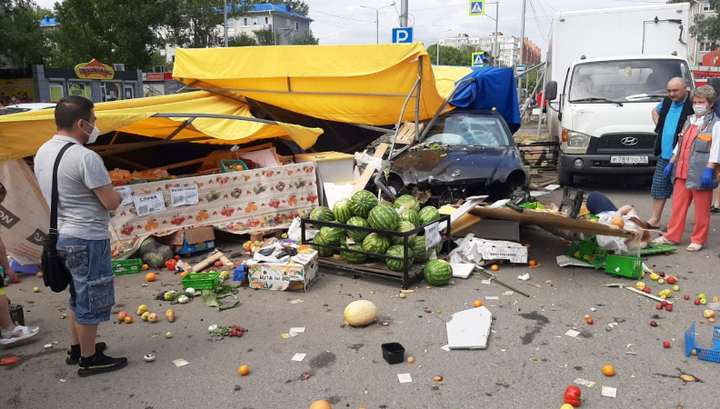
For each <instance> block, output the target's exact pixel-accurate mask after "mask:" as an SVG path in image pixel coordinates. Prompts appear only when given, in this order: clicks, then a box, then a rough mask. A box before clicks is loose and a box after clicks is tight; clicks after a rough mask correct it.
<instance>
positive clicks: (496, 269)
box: [490, 264, 500, 271]
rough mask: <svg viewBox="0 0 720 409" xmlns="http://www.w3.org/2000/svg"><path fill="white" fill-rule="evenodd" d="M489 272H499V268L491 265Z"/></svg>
mask: <svg viewBox="0 0 720 409" xmlns="http://www.w3.org/2000/svg"><path fill="white" fill-rule="evenodd" d="M490 270H492V271H498V270H500V266H499V265H497V264H493V265H491V266H490Z"/></svg>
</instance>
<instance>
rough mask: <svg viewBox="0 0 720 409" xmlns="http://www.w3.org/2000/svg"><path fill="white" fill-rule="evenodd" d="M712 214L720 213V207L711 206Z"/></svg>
mask: <svg viewBox="0 0 720 409" xmlns="http://www.w3.org/2000/svg"><path fill="white" fill-rule="evenodd" d="M710 213H712V214H718V213H720V207H715V206H710Z"/></svg>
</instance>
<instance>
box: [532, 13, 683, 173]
mask: <svg viewBox="0 0 720 409" xmlns="http://www.w3.org/2000/svg"><path fill="white" fill-rule="evenodd" d="M689 18H690V5H689V3H676V4H667V5H653V6H647V7H628V8H611V9H596V10H591V11H579V12H567V13H557V14H555V16H554V18H553V22H552V30H551V37H550V43H549V50H548V56H547V68H546V73H547V75H548V82H547V85H546V89H545V98H546V99H547V100H548V101H549V102H548V110H547V111H548V112H547V113H548V126H549V128H550V136H551V137H552V138H553V141H557V142H558V143H559V144H560V155H559V158H558V180H559V182H560V184H561V185H564V186H565V185H572V183H573V177H574V176H575V175H580V174H586V175H587V174H617V175H628V174H647V173H652V172H653V171H654V168H655V164H656V162H657V158H656V157H655V156H654V155H653V147H654V145H655V138H656V134H655V132H654V129H655V125H654V123H653V121H652V117H651V110H652V109H653V107H655V106H656V105H657V104H658V103H659V102H660V101H661V100H662V98H663V97H664V96H666V95H667V91H666V86H667V83H668V81H669V80H670V79H671V78H673V77H681V78H684V79H685V80H686V81H687V83H688V86H689V87H692V86H693V80H692V73H691V71H690V68H689V67H688V63H687V61H686V59H685V57H686V55H687V52H688V46H687V40H688V37H689V34H688V23H689Z"/></svg>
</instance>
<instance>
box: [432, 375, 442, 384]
mask: <svg viewBox="0 0 720 409" xmlns="http://www.w3.org/2000/svg"><path fill="white" fill-rule="evenodd" d="M442 380H443V377H442V376H440V375H436V376H433V381H435V382H442Z"/></svg>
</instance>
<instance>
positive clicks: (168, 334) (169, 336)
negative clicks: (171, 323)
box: [165, 331, 173, 339]
mask: <svg viewBox="0 0 720 409" xmlns="http://www.w3.org/2000/svg"><path fill="white" fill-rule="evenodd" d="M172 337H173V333H172V332H170V331H168V332H166V333H165V338H167V339H170V338H172Z"/></svg>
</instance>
